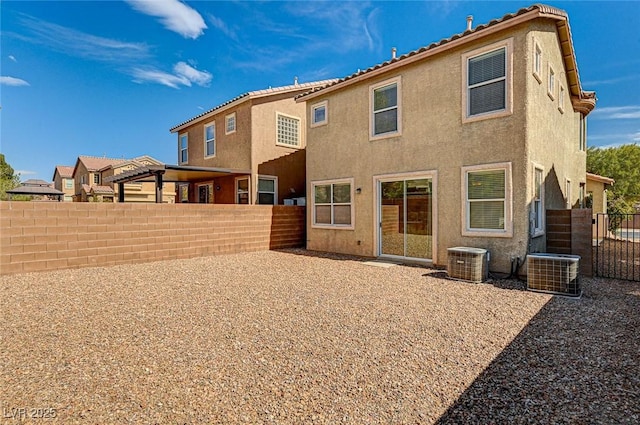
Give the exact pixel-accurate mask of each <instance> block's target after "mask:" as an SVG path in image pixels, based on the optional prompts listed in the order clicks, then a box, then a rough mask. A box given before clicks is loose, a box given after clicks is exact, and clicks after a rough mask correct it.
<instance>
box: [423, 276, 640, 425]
mask: <svg viewBox="0 0 640 425" xmlns="http://www.w3.org/2000/svg"><path fill="white" fill-rule="evenodd" d="M583 287H584V293H583V296H582V298H581V299H569V298H564V297H554V298H552V299H551V300H550V301H549V302H548V303H547V304H546V305H545V306H544V307H543V308H542V309H541V310H540V312H539V313H538V314H537V315H536V316H534V317H533V318H532V319H531V321H530V322H529V324H528V325H527V326H526V327H525V328H524V329H523V330H522V331H521V332H520V334H519V335H518V336H517V337H516V338H515V339H514V340H513V341H512V342H511V344H510V345H509V346H508V347H507V348H506V349H505V350H504V351H502V353H501V354H500V355H499V356H498V357H497V358H496V359H494V361H493V362H492V363H491V364H490V365H489V366H488V367H487V369H485V370H484V372H483V373H482V374H481V375H480V376H478V378H476V380H475V381H474V382H473V383H472V384H471V385H470V386H469V387H468V388H467V390H466V391H465V392H464V393H463V394H462V395H461V396H460V397H459V398H458V400H457V401H456V402H455V404H453V405H452V406H451V407H450V408H449V409H448V410H447V411H446V412H445V413H444V414H443V415H442V416H441V417H440V419H439V420H438V421H437V422H436V423H437V424H461V423H486V424H488V423H515V424H518V423H580V424H605V423H608V424H613V423H617V424H623V423H634V424H637V423H640V361H639V360H640V358H639V354H638V353H640V337H638V329H640V283H637V282H624V281H616V280H606V279H585V280H584V281H583Z"/></svg>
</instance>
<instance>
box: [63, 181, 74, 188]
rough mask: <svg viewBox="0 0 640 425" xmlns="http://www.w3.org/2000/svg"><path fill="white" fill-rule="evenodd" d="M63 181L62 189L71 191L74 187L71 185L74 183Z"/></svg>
mask: <svg viewBox="0 0 640 425" xmlns="http://www.w3.org/2000/svg"><path fill="white" fill-rule="evenodd" d="M63 180H64V185H63V187H64V188H65V189H73V186H74V185H73V183H74V182H73V179H63Z"/></svg>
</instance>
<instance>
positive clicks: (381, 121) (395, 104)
mask: <svg viewBox="0 0 640 425" xmlns="http://www.w3.org/2000/svg"><path fill="white" fill-rule="evenodd" d="M369 90H370V96H371V133H370V134H371V138H377V137H384V136H389V135H396V134H399V133H400V130H401V129H400V122H401V115H400V112H401V111H400V99H401V87H400V77H397V78H394V79H392V80H387V81H383V82H382V83H379V84H376V85H374V86H371V87H370V88H369Z"/></svg>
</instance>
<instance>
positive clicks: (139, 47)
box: [22, 16, 149, 63]
mask: <svg viewBox="0 0 640 425" xmlns="http://www.w3.org/2000/svg"><path fill="white" fill-rule="evenodd" d="M22 22H23V24H24V25H25V26H26V27H27V28H28V29H29V30H30V31H31V33H32V35H34V36H35V39H27V40H28V41H31V42H34V43H38V44H44V45H46V46H48V47H49V48H51V49H53V50H56V51H58V52H62V53H65V54H68V55H71V56H78V57H81V58H85V59H92V60H96V61H100V62H116V63H122V62H127V61H134V60H135V61H138V60H140V59H144V58H147V57H148V56H149V48H148V46H147V45H146V44H144V43H130V42H125V41H120V40H114V39H110V38H105V37H100V36H95V35H92V34H88V33H85V32H82V31H78V30H75V29H72V28H67V27H64V26H62V25H58V24H54V23H51V22H47V21H43V20H40V19H36V18H33V17H30V16H25V17H24V18H23V19H22Z"/></svg>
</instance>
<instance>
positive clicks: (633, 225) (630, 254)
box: [593, 214, 640, 282]
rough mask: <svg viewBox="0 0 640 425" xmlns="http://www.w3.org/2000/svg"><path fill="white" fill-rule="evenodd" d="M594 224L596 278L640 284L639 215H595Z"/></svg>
mask: <svg viewBox="0 0 640 425" xmlns="http://www.w3.org/2000/svg"><path fill="white" fill-rule="evenodd" d="M593 225H594V228H593V238H594V239H593V262H594V271H595V275H596V276H600V277H610V278H615V279H624V280H633V281H636V282H640V214H616V215H607V214H597V215H596V219H595V220H594V223H593Z"/></svg>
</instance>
